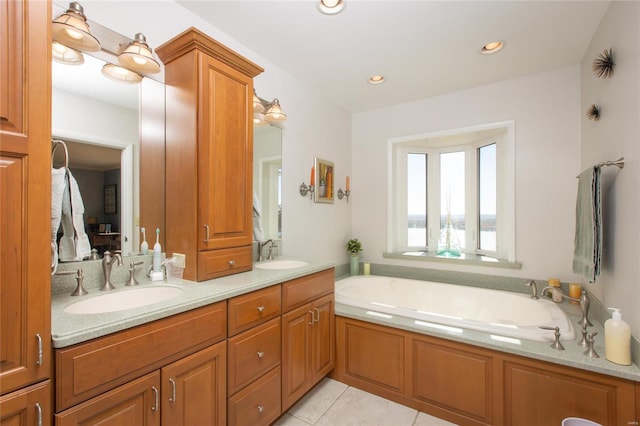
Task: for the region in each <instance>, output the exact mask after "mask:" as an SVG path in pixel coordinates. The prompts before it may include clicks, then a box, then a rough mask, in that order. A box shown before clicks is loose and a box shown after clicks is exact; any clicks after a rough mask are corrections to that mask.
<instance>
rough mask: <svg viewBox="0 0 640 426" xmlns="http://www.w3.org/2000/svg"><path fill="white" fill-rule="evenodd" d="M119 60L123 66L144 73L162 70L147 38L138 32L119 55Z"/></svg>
mask: <svg viewBox="0 0 640 426" xmlns="http://www.w3.org/2000/svg"><path fill="white" fill-rule="evenodd" d="M118 62H120V63H121V64H122V65H123V66H125V67H127V68H129V69H131V70H134V71H137V72H139V73H143V74H155V73H159V72H160V64H159V63H158V61H156V60H155V58H154V57H153V53H152V52H151V49H150V48H149V45H148V44H147V39H146V38H145V36H144V35H143V34H141V33H138V34H136V36H135V38H134V40H133V41H132V42H131V43H130V44H129V46H127V48H126V49H124V51H123V52H122V53H121V54H120V55H119V56H118Z"/></svg>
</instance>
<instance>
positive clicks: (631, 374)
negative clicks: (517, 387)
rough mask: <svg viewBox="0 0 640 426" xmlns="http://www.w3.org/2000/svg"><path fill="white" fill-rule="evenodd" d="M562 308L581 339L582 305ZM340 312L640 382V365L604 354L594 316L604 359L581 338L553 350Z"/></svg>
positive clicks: (347, 309) (343, 308) (342, 308)
mask: <svg viewBox="0 0 640 426" xmlns="http://www.w3.org/2000/svg"><path fill="white" fill-rule="evenodd" d="M560 307H561V308H562V310H563V311H564V312H565V313H566V314H567V316H568V317H569V319H570V320H571V322H572V324H574V326H575V328H576V334H577V336H578V339H579V338H581V337H582V334H581V332H580V328H579V326H578V325H577V322H578V320H579V319H580V318H582V314H581V311H580V307H579V306H578V305H574V304H571V303H569V302H566V301H565V302H563V303H561V304H560ZM335 311H336V315H339V316H344V317H348V318H353V319H359V320H363V321H367V322H372V323H375V324H380V325H386V326H390V327H395V328H400V329H403V330H407V331H411V332H416V333H420V334H425V335H429V336H435V337H440V338H443V339H447V340H453V341H456V342H461V343H468V344H471V345H475V346H479V347H484V348H487V349H493V350H498V351H502V352H506V353H510V354H514V355H520V356H524V357H528V358H533V359H537V360H542V361H548V362H551V363H554V364H559V365H565V366H569V367H575V368H579V369H583V370H588V371H592V372H596V373H601V374H607V375H610V376H614V377H619V378H623V379H629V380H634V381H638V382H640V368H638V366H637V365H636V364H631V365H627V366H625V365H618V364H614V363H612V362H610V361H607V360H606V358H605V356H604V327H603V326H602V324H601V323H599V322H597V321H596V320H594V319H593V318H591V317H590V318H589V319H590V320H591V322H592V323H593V327H589V332H591V331H597V332H598V334H597V335H596V336H595V346H594V348H595V351H596V353H597V354H598V355H599V356H600V358H590V357H588V356H587V355H584V350H585V348H583V347H581V346H578V345H577V340H576V339H572V340H561V343H562V345H563V346H564V348H565V350H563V351H562V350H556V349H552V348H551V346H550V343H551V342H536V341H532V340H525V339H513V338H506V339H500V337H498V338H497V339H496V337H494V338H492V337H491V335H490V334H488V333H483V332H479V331H474V330H469V329H464V330H463V331H462V333H452V332H447V331H439V330H436V329H433V328H426V327H422V326H420V325H417V324H416V323H415V322H414V320H413V319H410V318H407V317H401V316H393V317H392V318H381V317H378V316H372V315H368V314H367V310H366V309H361V308H357V307H354V306H349V305H345V304H341V303H336V308H335Z"/></svg>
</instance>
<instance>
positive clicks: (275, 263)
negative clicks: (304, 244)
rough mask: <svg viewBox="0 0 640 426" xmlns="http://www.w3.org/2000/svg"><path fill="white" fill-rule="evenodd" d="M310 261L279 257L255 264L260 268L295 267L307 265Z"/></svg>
mask: <svg viewBox="0 0 640 426" xmlns="http://www.w3.org/2000/svg"><path fill="white" fill-rule="evenodd" d="M308 264H309V262H305V261H304V260H294V259H278V260H268V261H266V262H258V263H256V264H255V265H254V266H255V267H256V268H258V269H295V268H302V267H303V266H307V265H308Z"/></svg>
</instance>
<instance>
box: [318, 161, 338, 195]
mask: <svg viewBox="0 0 640 426" xmlns="http://www.w3.org/2000/svg"><path fill="white" fill-rule="evenodd" d="M315 169H316V190H315V192H314V197H315V202H316V203H331V204H333V199H334V194H335V188H334V186H333V182H334V180H333V177H334V176H335V171H334V166H333V163H332V162H331V161H327V160H321V159H320V158H317V157H316V161H315Z"/></svg>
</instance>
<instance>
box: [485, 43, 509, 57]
mask: <svg viewBox="0 0 640 426" xmlns="http://www.w3.org/2000/svg"><path fill="white" fill-rule="evenodd" d="M504 43H505V42H504V41H492V42H491V43H487V44H485V45H484V46H482V49H480V53H482V54H484V55H490V54H492V53H497V52H499V51H501V50H502V48H503V47H504Z"/></svg>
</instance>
